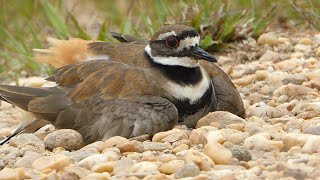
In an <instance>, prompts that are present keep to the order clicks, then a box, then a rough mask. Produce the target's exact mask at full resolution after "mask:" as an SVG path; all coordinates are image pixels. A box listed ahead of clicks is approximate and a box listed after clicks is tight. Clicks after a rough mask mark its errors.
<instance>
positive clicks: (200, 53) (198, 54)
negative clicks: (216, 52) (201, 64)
mask: <svg viewBox="0 0 320 180" xmlns="http://www.w3.org/2000/svg"><path fill="white" fill-rule="evenodd" d="M191 56H193V57H195V58H197V59H204V60H207V61H210V62H217V59H216V58H215V57H213V56H212V55H211V54H209V53H207V52H206V51H205V50H203V49H201V48H200V47H199V46H196V47H194V48H193V50H192V52H191Z"/></svg>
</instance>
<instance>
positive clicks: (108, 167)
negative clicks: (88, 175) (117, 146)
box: [91, 161, 115, 173]
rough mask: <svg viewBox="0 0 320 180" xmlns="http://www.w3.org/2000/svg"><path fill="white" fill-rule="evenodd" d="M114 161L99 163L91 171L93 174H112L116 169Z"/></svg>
mask: <svg viewBox="0 0 320 180" xmlns="http://www.w3.org/2000/svg"><path fill="white" fill-rule="evenodd" d="M114 164H115V162H114V161H109V162H104V163H98V164H96V165H94V166H93V167H92V168H91V170H92V171H93V172H98V173H102V172H109V173H111V172H112V171H113V169H114Z"/></svg>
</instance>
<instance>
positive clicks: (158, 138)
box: [152, 129, 181, 142]
mask: <svg viewBox="0 0 320 180" xmlns="http://www.w3.org/2000/svg"><path fill="white" fill-rule="evenodd" d="M180 132H181V130H180V129H172V130H169V131H166V132H159V133H156V134H155V135H154V136H153V137H152V141H153V142H161V141H162V139H164V138H166V137H167V136H169V135H171V134H176V133H180Z"/></svg>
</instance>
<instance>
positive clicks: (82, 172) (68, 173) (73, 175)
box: [59, 165, 92, 180]
mask: <svg viewBox="0 0 320 180" xmlns="http://www.w3.org/2000/svg"><path fill="white" fill-rule="evenodd" d="M89 174H92V172H91V171H89V170H87V169H85V168H82V167H78V166H75V165H70V166H68V167H65V168H64V169H63V173H62V174H61V176H60V178H59V179H61V180H69V179H80V178H84V177H86V176H88V175H89Z"/></svg>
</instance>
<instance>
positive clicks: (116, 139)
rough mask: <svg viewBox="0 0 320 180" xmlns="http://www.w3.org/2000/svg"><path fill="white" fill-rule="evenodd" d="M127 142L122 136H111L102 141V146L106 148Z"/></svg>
mask: <svg viewBox="0 0 320 180" xmlns="http://www.w3.org/2000/svg"><path fill="white" fill-rule="evenodd" d="M128 142H129V140H128V139H126V138H124V137H121V136H113V137H111V138H109V139H107V140H106V141H105V142H104V143H105V144H104V146H105V147H106V148H111V147H116V146H120V145H121V144H124V143H128Z"/></svg>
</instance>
